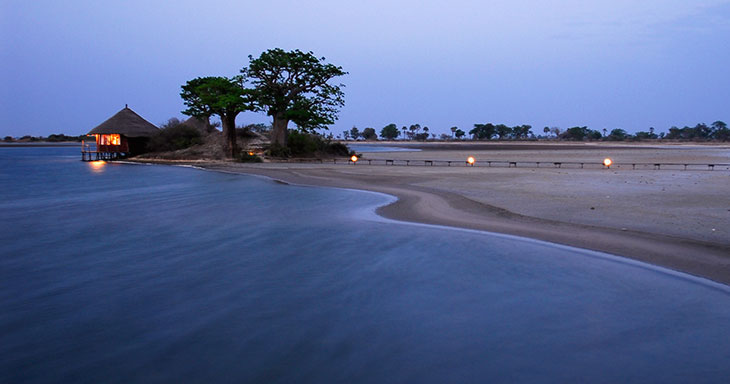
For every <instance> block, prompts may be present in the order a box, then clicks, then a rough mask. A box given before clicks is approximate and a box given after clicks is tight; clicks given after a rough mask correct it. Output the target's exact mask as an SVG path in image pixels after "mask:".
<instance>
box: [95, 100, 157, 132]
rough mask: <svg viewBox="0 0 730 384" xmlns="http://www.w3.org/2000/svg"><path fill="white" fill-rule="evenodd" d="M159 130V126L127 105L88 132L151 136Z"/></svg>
mask: <svg viewBox="0 0 730 384" xmlns="http://www.w3.org/2000/svg"><path fill="white" fill-rule="evenodd" d="M159 131H160V129H159V128H157V127H156V126H154V125H153V124H152V123H150V122H149V121H147V120H145V119H143V118H142V116H140V115H138V114H137V113H135V112H134V111H133V110H131V109H129V107H127V106H125V107H124V109H122V110H121V111H119V112H117V113H116V114H115V115H114V116H112V117H110V118H109V119H108V120H107V121H105V122H103V123H101V124H99V125H98V126H97V127H96V128H94V129H92V130H91V131H89V133H88V134H89V135H95V134H110V133H118V134H121V135H124V136H127V137H149V136H152V135H154V134H156V133H157V132H159Z"/></svg>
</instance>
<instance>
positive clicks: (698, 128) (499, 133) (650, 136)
mask: <svg viewBox="0 0 730 384" xmlns="http://www.w3.org/2000/svg"><path fill="white" fill-rule="evenodd" d="M175 120H176V119H175ZM171 121H172V119H171ZM169 124H170V123H168V125H169ZM178 124H179V122H178ZM213 126H215V124H214V125H213ZM166 127H167V125H166V124H163V125H162V128H163V129H164V128H166ZM237 130H240V131H242V132H247V131H248V132H257V133H260V134H268V133H269V132H270V130H271V125H268V124H249V125H246V126H243V127H237ZM450 131H451V135H449V134H446V133H442V134H439V135H437V134H435V133H432V132H431V131H430V129H429V128H428V127H425V126H424V127H422V126H421V125H420V124H411V125H410V126H408V127H406V126H403V127H401V128H400V129H398V126H397V125H395V124H388V125H386V126H385V127H383V128H382V129H380V131H379V132H378V131H376V130H375V128H371V127H368V128H365V129H363V130H362V131H361V130H360V129H359V128H357V127H352V128H351V129H348V130H345V131H343V132H342V134H341V135H337V138H338V139H344V140H358V139H363V140H378V136H379V137H380V138H381V139H383V140H396V139H401V140H416V141H427V140H429V141H430V140H434V141H448V140H566V141H641V140H677V141H730V128H728V126H727V124H725V122H723V121H716V122H714V123H712V124H710V125H707V124H704V123H700V124H697V125H695V126H694V127H688V126H685V127H683V128H679V127H674V126H673V127H671V128H669V131H668V132H659V133H657V132H655V129H654V128H653V127H652V128H649V130H648V131H639V132H636V133H635V134H630V133H628V132H626V131H625V130H623V129H621V128H616V129H612V130H610V131H609V130H608V129H606V128H604V129H601V130H596V129H590V128H588V127H587V126H583V127H572V128H567V129H565V130H563V129H561V128H559V127H544V128H543V129H542V130H541V132H538V134H535V133H534V132H533V131H532V126H531V125H527V124H524V125H516V126H512V127H510V126H508V125H505V124H492V123H486V124H474V127H473V128H472V129H471V130H470V131H469V132H468V136H467V132H465V131H463V130H462V129H459V128H458V127H451V128H450ZM242 134H243V133H242ZM327 137H328V138H330V139H334V138H335V137H334V135H333V134H331V133H330V134H329V135H327ZM85 139H87V136H85V135H81V136H66V135H64V134H61V133H59V134H52V135H50V136H48V137H43V136H40V137H36V136H23V137H20V138H14V137H11V136H5V138H4V139H3V141H4V142H62V141H81V140H85Z"/></svg>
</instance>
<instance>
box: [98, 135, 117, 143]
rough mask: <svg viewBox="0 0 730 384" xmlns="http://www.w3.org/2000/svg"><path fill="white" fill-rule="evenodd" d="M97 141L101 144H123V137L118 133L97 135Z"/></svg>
mask: <svg viewBox="0 0 730 384" xmlns="http://www.w3.org/2000/svg"><path fill="white" fill-rule="evenodd" d="M96 140H97V143H98V144H99V145H121V144H122V138H121V136H120V135H118V134H111V135H97V139H96Z"/></svg>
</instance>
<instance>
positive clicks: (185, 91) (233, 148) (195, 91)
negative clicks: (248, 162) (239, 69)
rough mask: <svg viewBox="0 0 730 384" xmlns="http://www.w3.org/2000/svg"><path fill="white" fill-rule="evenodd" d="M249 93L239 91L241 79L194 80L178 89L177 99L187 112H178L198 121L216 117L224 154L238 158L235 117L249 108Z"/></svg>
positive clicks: (241, 85)
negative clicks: (223, 140)
mask: <svg viewBox="0 0 730 384" xmlns="http://www.w3.org/2000/svg"><path fill="white" fill-rule="evenodd" d="M250 93H251V92H250V91H249V90H246V89H244V88H243V78H242V77H240V76H236V77H234V78H230V79H229V78H227V77H219V76H218V77H213V76H209V77H198V78H195V79H193V80H190V81H188V82H187V84H185V85H183V86H182V92H181V93H180V96H181V97H182V98H183V101H184V102H185V106H186V107H188V109H186V110H184V111H182V113H184V114H186V115H189V116H195V117H200V118H205V119H207V118H209V117H210V116H211V115H218V116H219V117H220V119H221V125H222V126H223V135H224V136H225V138H226V154H227V155H228V156H230V157H232V158H235V157H236V156H237V155H238V146H237V145H236V116H238V114H239V113H241V112H243V111H247V110H252V109H253V106H252V105H251V101H250V98H249V95H250Z"/></svg>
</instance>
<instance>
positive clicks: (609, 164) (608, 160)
mask: <svg viewBox="0 0 730 384" xmlns="http://www.w3.org/2000/svg"><path fill="white" fill-rule="evenodd" d="M611 164H613V161H611V159H609V158H608V157H607V158H605V159H603V165H605V166H606V168H611Z"/></svg>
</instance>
